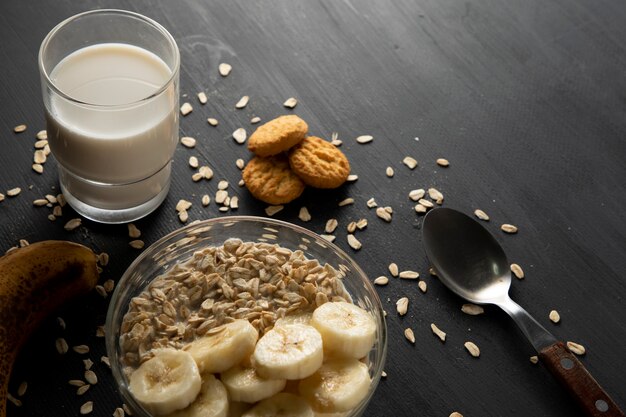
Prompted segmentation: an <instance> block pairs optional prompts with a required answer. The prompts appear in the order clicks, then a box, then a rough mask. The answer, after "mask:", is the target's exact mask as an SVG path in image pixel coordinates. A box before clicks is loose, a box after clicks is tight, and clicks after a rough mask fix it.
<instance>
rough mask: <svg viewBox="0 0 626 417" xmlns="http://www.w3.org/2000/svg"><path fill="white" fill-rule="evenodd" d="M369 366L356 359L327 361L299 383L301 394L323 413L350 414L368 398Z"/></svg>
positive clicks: (316, 409)
mask: <svg viewBox="0 0 626 417" xmlns="http://www.w3.org/2000/svg"><path fill="white" fill-rule="evenodd" d="M370 382H371V380H370V375H369V372H368V371H367V365H365V364H364V363H363V362H360V361H358V360H356V359H334V360H331V361H329V362H326V363H325V364H324V365H322V367H321V368H320V369H319V371H317V372H316V373H314V374H313V375H311V376H310V377H308V378H306V379H303V380H302V381H300V386H299V390H300V395H302V396H303V397H304V398H305V399H307V400H308V401H309V403H310V404H311V405H312V407H313V409H314V410H315V411H317V412H322V413H337V412H343V411H350V410H352V409H353V408H354V407H356V406H357V405H359V403H360V402H361V401H362V400H363V399H364V398H365V397H367V393H368V391H369V387H370Z"/></svg>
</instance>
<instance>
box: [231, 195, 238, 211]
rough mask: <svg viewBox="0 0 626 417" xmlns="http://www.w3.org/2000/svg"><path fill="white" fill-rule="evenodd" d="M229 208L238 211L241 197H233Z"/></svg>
mask: <svg viewBox="0 0 626 417" xmlns="http://www.w3.org/2000/svg"><path fill="white" fill-rule="evenodd" d="M229 206H230V208H231V210H237V209H238V208H239V197H237V196H233V197H231V199H230V204H229Z"/></svg>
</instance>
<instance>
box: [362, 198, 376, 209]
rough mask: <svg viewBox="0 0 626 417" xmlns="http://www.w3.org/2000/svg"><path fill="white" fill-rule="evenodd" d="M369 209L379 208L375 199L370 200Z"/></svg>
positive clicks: (368, 202) (368, 201)
mask: <svg viewBox="0 0 626 417" xmlns="http://www.w3.org/2000/svg"><path fill="white" fill-rule="evenodd" d="M365 204H367V207H369V208H374V207H378V203H376V200H375V199H374V197H372V198H370V199H369V200H367V203H365Z"/></svg>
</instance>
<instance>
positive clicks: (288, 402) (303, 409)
mask: <svg viewBox="0 0 626 417" xmlns="http://www.w3.org/2000/svg"><path fill="white" fill-rule="evenodd" d="M241 417H314V414H313V410H312V409H311V406H310V405H309V403H307V402H306V400H305V399H304V398H302V397H300V396H298V395H294V394H289V393H287V392H281V393H280V394H276V395H274V396H273V397H270V398H267V399H265V400H263V401H261V402H260V403H259V404H257V405H256V406H255V407H254V408H252V409H251V410H249V411H247V412H245V413H244V414H243V415H242V416H241Z"/></svg>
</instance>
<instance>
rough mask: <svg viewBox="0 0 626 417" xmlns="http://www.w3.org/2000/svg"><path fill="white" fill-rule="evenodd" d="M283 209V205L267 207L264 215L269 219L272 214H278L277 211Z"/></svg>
mask: <svg viewBox="0 0 626 417" xmlns="http://www.w3.org/2000/svg"><path fill="white" fill-rule="evenodd" d="M284 208H285V206H283V205H278V206H268V207H266V208H265V214H267V215H268V216H269V217H272V216H273V215H274V214H276V213H278V212H279V211H281V210H282V209H284Z"/></svg>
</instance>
